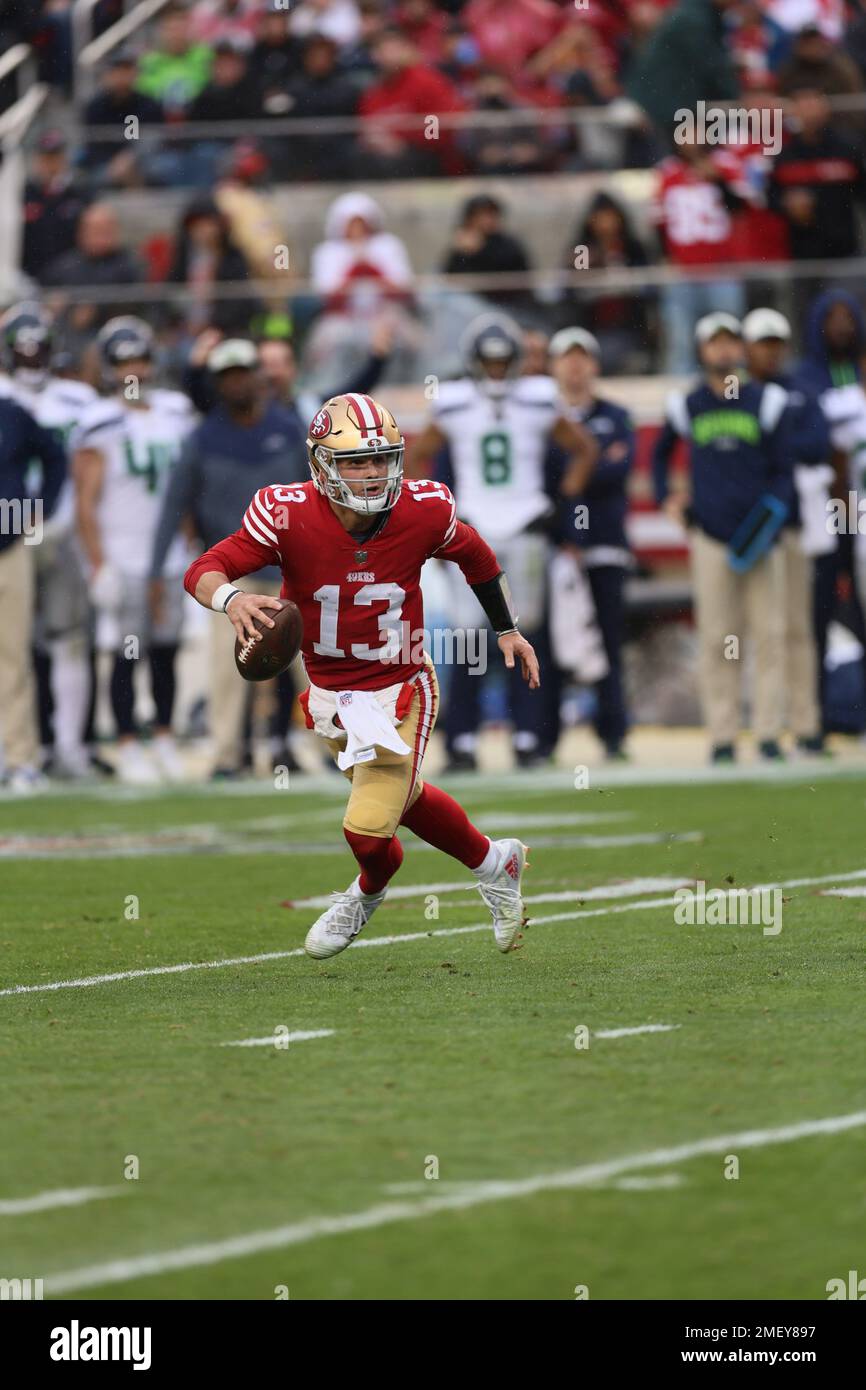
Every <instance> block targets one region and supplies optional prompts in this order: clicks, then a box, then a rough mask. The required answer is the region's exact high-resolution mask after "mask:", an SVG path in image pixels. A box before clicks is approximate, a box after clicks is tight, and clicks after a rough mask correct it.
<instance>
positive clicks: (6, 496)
mask: <svg viewBox="0 0 866 1390" xmlns="http://www.w3.org/2000/svg"><path fill="white" fill-rule="evenodd" d="M36 462H38V463H40V464H41V465H42V470H41V471H42V483H41V487H40V488H39V490H38V492H34V489H33V488H32V487H31V477H32V473H31V469H32V466H33V464H34V463H36ZM65 476H66V450H65V449H64V447H63V445H62V444H61V443H60V442H59V441H58V439H57V438H56V436H55V435H54V434H53V433H52V431H51V430H47V429H43V428H42V426H41V425H38V424H37V423H36V421H35V420H34V418H33V416H32V415H31V414H30V412H29V411H27V410H25V409H24V408H23V406H20V405H18V403H17V402H16V401H13V400H11V399H10V398H9V397H7V396H0V606H2V610H3V623H2V627H0V747H2V751H3V758H4V760H5V765H6V777H7V780H8V783H9V786H10V787H11V789H12V790H13V791H16V792H22V793H26V792H30V791H36V790H38V789H39V788H41V787H44V786H45V785H46V781H45V778H44V777H43V776H42V774H41V772H40V771H39V766H38V764H39V739H38V735H37V727H36V690H35V685H34V681H33V668H32V665H31V654H30V651H31V643H32V640H33V632H32V628H33V606H34V600H35V567H34V564H33V549H32V547H33V546H34V545H38V544H39V542H40V541H41V539H42V525H43V522H45V521H47V520H48V517H49V516H50V515H51V512H52V511H53V509H54V506H55V504H56V502H57V499H58V497H59V495H60V488H61V484H62V483H63V479H64V478H65Z"/></svg>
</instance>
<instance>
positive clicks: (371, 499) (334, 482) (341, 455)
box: [309, 436, 404, 516]
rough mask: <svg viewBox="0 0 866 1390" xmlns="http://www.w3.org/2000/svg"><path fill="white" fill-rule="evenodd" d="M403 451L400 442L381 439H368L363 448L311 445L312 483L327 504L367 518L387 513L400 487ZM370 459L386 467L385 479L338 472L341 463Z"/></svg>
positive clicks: (395, 499) (397, 495)
mask: <svg viewBox="0 0 866 1390" xmlns="http://www.w3.org/2000/svg"><path fill="white" fill-rule="evenodd" d="M403 449H404V443H403V440H402V439H401V440H400V442H399V443H398V444H391V443H389V442H388V440H386V439H385V438H384V437H383V436H378V437H370V438H368V439H367V443H366V446H365V447H364V448H362V449H330V448H328V446H327V445H325V444H312V447H311V448H310V451H309V461H310V472H311V473H312V475H313V482H314V483H315V485H316V488H317V489H318V491H319V492H321V493H323V494H324V495H325V497H327V498H328V499H329V501H331V502H335V503H336V504H337V505H338V506H340V507H348V508H349V510H350V511H353V512H361V513H364V514H366V515H370V516H373V515H376V514H377V513H379V512H387V511H390V510H391V508H392V507H393V506H394V505H395V504H396V502H397V499H398V497H399V496H400V488H401V487H402V485H403ZM370 458H373V459H375V460H376V461H377V462H380V463H381V462H384V463H386V464H387V472H386V473H385V476H384V477H378V478H344V477H343V476H342V474H341V473H340V464H341V463H346V462H353V463H355V462H359V461H364V460H367V459H370ZM356 489H358V490H357V491H356Z"/></svg>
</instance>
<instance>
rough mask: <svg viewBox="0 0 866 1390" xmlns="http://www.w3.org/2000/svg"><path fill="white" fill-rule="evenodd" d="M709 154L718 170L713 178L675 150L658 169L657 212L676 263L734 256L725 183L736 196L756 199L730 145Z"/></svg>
mask: <svg viewBox="0 0 866 1390" xmlns="http://www.w3.org/2000/svg"><path fill="white" fill-rule="evenodd" d="M707 158H708V159H709V160H710V161H711V163H712V165H713V166H714V168H715V169H716V170H717V171H718V175H719V177H718V179H714V178H708V177H707V174H706V173H705V172H704V171H702V169H701V168H700V167H695V166H694V165H692V164H690V163H688V161H687V160H685V159H681V158H678V157H677V156H676V155H672V156H671V157H670V158H669V159H663V160H662V162H661V164H659V165H658V168H657V170H656V175H657V180H658V181H657V185H656V190H655V197H654V205H653V216H654V219H655V221H656V224H657V226H658V227H659V229H660V231H661V234H662V237H663V239H664V244H665V251H666V253H667V256H668V258H669V260H671V261H672V262H673V263H674V264H675V265H684V266H689V265H712V264H714V263H716V262H719V263H721V262H724V261H730V260H732V259H733V255H734V250H735V248H734V242H733V232H734V222H733V217H732V215H731V211H730V210H729V208H728V205H727V204H726V202H725V197H724V193H723V188H724V189H725V190H727V191H728V192H729V193H730V194H732V195H733V197H734V198H735V199H737V200H741V201H742V202H744V203H746V204H754V203H755V202H756V201H757V199H756V196H755V194H754V192H753V191H752V189H751V188H750V186H749V184H748V183H747V181H746V179H745V177H744V175H743V170H742V166H741V163H740V161H739V160H738V159H737V157H736V156H735V155H734V154H732V153H731V152H730V151H729V150H713V151H712V152H711V153H710V154H708V156H707Z"/></svg>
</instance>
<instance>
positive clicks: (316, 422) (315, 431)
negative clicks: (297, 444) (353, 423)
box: [310, 410, 333, 439]
mask: <svg viewBox="0 0 866 1390" xmlns="http://www.w3.org/2000/svg"><path fill="white" fill-rule="evenodd" d="M332 429H333V425H332V423H331V417H330V415H329V414H328V412H327V410H320V411H319V413H318V414H317V415H314V416H313V422H312V424H311V425H310V438H311V439H324V438H325V435H327V434H330V433H331V430H332Z"/></svg>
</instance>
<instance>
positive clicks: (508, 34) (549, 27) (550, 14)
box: [461, 0, 564, 73]
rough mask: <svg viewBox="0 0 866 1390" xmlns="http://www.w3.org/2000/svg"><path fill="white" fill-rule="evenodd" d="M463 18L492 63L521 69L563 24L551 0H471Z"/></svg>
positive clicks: (516, 70)
mask: <svg viewBox="0 0 866 1390" xmlns="http://www.w3.org/2000/svg"><path fill="white" fill-rule="evenodd" d="M461 19H462V21H463V23H464V24H465V25H466V28H467V29H468V30H469V32H470V34H471V35H472V37H473V38H474V39H475V41H476V43H477V44H478V47H479V49H480V51H481V57H482V59H483V61H484V62H485V63H487V64H488V65H489V66H490V67H496V68H501V69H502V71H503V72H510V73H519V72H520V71H521V69H522V67H523V65H524V63H526V61H527V60H528V59H529V58H531V57H532V55H533V53H537V52H538V50H539V48H543V47H544V45H545V44H546V43H549V42H550V40H551V39H552V38H553V36H554V34H556V33H557V32H558V31H559V29H560V28H561V27H562V25H563V22H564V21H563V12H562V11H561V10H560V9H558V7H557V6H556V5H554V4H551V0H469V4H468V5H467V6H466V8H465V9H464V10H463V12H462V15H461Z"/></svg>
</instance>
